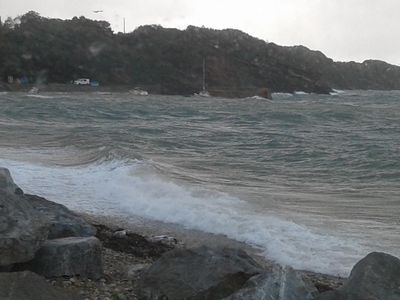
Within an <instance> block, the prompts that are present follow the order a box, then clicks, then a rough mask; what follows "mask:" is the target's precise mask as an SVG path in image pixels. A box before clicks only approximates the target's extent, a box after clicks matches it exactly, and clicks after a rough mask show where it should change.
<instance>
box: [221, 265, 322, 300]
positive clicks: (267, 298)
mask: <svg viewBox="0 0 400 300" xmlns="http://www.w3.org/2000/svg"><path fill="white" fill-rule="evenodd" d="M317 294H318V291H317V289H316V288H315V287H314V286H312V285H307V284H306V283H305V282H304V281H303V279H302V277H301V275H300V273H298V272H297V271H295V270H293V269H292V268H289V267H281V266H276V267H274V268H273V269H272V270H271V271H269V272H265V273H263V274H260V275H256V276H254V277H252V278H251V279H250V280H249V281H248V282H247V283H246V285H245V286H244V287H243V288H242V289H240V290H239V291H237V292H236V293H234V294H233V295H231V296H229V297H227V298H225V300H241V299H246V300H312V299H314V297H315V295H317Z"/></svg>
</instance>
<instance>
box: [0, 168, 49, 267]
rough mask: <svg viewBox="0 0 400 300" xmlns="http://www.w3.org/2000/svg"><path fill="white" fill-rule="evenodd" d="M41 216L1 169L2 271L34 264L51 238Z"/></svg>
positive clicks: (0, 223)
mask: <svg viewBox="0 0 400 300" xmlns="http://www.w3.org/2000/svg"><path fill="white" fill-rule="evenodd" d="M47 233H48V230H47V227H46V225H45V223H44V222H43V220H42V217H41V215H40V214H39V213H38V212H37V211H36V210H35V209H34V208H33V207H32V206H31V204H30V203H29V202H28V201H26V199H24V198H23V195H22V190H19V188H18V187H17V186H16V185H15V183H14V181H13V180H12V178H11V176H10V172H9V171H8V170H7V169H4V168H1V169H0V253H1V255H0V267H2V266H7V265H11V264H14V263H20V262H26V261H29V260H31V259H32V258H33V257H34V255H35V252H36V251H37V250H38V249H39V248H40V247H41V245H42V244H43V243H44V241H45V240H46V238H47Z"/></svg>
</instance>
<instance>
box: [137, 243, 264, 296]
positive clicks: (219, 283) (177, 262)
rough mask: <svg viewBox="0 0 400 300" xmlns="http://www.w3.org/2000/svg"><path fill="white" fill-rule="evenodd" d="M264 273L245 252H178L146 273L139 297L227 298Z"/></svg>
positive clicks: (236, 250)
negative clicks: (255, 276)
mask: <svg viewBox="0 0 400 300" xmlns="http://www.w3.org/2000/svg"><path fill="white" fill-rule="evenodd" d="M262 271H263V270H262V268H261V267H260V266H259V265H258V263H257V262H255V261H254V260H253V259H252V258H251V257H250V256H249V255H247V253H246V252H244V251H243V250H238V249H230V248H208V247H200V248H195V249H175V250H172V251H170V252H167V253H165V254H164V255H163V256H162V257H161V258H160V259H159V260H157V261H156V262H155V263H154V264H153V265H152V266H151V267H150V268H149V269H148V270H146V271H145V272H144V273H143V275H142V278H141V280H140V283H139V289H140V292H139V294H140V297H142V299H163V298H162V297H167V299H176V300H179V299H223V298H224V297H227V296H229V295H231V294H232V293H234V292H235V291H237V290H239V289H240V288H242V286H243V285H244V284H245V283H246V282H247V280H248V279H249V278H251V277H252V276H254V275H256V274H260V273H261V272H262Z"/></svg>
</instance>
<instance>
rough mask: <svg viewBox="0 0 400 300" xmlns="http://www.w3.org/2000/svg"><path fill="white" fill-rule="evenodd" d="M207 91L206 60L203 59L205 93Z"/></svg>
mask: <svg viewBox="0 0 400 300" xmlns="http://www.w3.org/2000/svg"><path fill="white" fill-rule="evenodd" d="M205 91H206V58H205V57H203V92H205Z"/></svg>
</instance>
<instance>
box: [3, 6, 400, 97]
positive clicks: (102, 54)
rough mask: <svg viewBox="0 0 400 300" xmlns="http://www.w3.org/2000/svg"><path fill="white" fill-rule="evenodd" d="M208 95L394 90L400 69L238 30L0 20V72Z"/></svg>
mask: <svg viewBox="0 0 400 300" xmlns="http://www.w3.org/2000/svg"><path fill="white" fill-rule="evenodd" d="M203 58H205V59H206V78H207V88H208V90H209V91H210V92H211V93H212V94H215V95H221V96H232V97H235V96H244V95H251V94H254V93H255V92H256V91H257V90H259V89H261V88H265V87H268V88H269V89H270V90H271V91H273V92H294V91H297V90H301V91H306V92H315V93H328V92H330V91H331V88H337V89H383V90H385V89H400V67H398V66H393V65H389V64H387V63H385V62H381V61H372V60H371V61H365V62H363V63H355V62H348V63H345V62H334V61H333V60H331V59H330V58H327V57H326V56H325V55H324V54H322V53H321V52H318V51H311V50H309V49H307V48H305V47H303V46H296V47H282V46H278V45H276V44H273V43H266V42H265V41H263V40H260V39H257V38H254V37H251V36H250V35H248V34H246V33H243V32H241V31H238V30H233V29H226V30H213V29H208V28H198V27H193V26H189V27H188V28H187V29H186V30H178V29H168V28H163V27H161V26H156V25H149V26H141V27H139V28H137V29H136V30H135V31H133V32H131V33H128V34H121V33H119V34H114V33H113V32H112V30H111V28H110V24H108V23H107V22H104V21H93V20H89V19H86V18H84V17H80V18H76V17H75V18H73V19H71V20H60V19H49V18H44V17H41V16H40V15H38V14H37V13H35V12H29V13H27V14H25V15H23V16H21V17H19V18H16V19H13V20H12V19H10V18H9V19H7V20H6V21H5V22H4V24H1V26H0V78H1V80H2V81H3V82H5V81H6V80H7V77H8V76H9V75H12V76H14V78H22V77H26V78H27V79H28V80H29V81H30V82H33V83H35V82H39V83H43V82H44V83H46V82H49V83H67V82H70V81H71V80H73V79H76V78H80V77H88V78H92V79H96V80H99V81H100V83H101V84H102V85H113V84H119V85H121V84H124V85H132V86H141V87H144V88H146V89H148V90H149V91H150V92H156V93H163V94H184V95H186V94H187V95H189V94H193V93H195V92H198V91H199V90H200V89H201V86H202V63H203Z"/></svg>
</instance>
